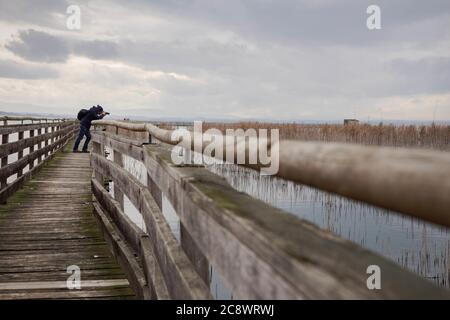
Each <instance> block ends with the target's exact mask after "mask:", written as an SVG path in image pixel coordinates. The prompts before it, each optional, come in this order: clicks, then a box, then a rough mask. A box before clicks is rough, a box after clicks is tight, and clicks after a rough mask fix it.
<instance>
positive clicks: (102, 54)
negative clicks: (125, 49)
mask: <svg viewBox="0 0 450 320" xmlns="http://www.w3.org/2000/svg"><path fill="white" fill-rule="evenodd" d="M73 52H74V54H77V55H82V56H86V57H88V58H91V59H97V60H101V59H113V58H117V54H118V53H117V44H116V43H114V42H110V41H101V40H94V41H80V42H78V43H75V44H74V46H73Z"/></svg>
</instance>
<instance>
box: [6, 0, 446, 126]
mask: <svg viewBox="0 0 450 320" xmlns="http://www.w3.org/2000/svg"><path fill="white" fill-rule="evenodd" d="M370 4H376V5H378V6H379V7H380V8H381V29H380V30H369V29H368V28H367V26H366V19H367V17H368V14H367V13H366V9H367V7H368V6H369V5H370ZM69 5H78V6H79V7H80V8H81V29H80V30H69V29H68V28H67V26H66V21H67V18H68V17H69V14H67V13H66V10H67V7H68V6H69ZM0 30H1V32H0V110H2V111H11V112H17V111H28V112H56V113H67V114H69V113H74V112H76V111H78V109H80V108H81V107H89V106H92V105H93V104H101V105H103V106H104V107H105V108H106V109H108V110H110V111H112V112H114V113H115V114H120V115H129V116H132V115H145V116H149V117H152V116H155V117H161V116H170V117H174V116H184V117H214V118H217V117H242V118H269V119H270V118H273V119H281V120H308V119H309V120H311V119H324V120H338V119H342V118H348V117H357V118H360V119H362V120H367V119H368V118H369V117H370V118H371V119H374V118H384V119H408V120H412V119H417V120H433V118H435V119H436V120H439V119H445V120H449V119H450V1H448V0H441V1H439V0H427V1H423V0H375V1H373V0H372V1H365V0H352V1H350V0H246V1H244V0H241V1H237V0H184V1H183V0H147V1H145V0H140V1H139V0H128V1H119V0H115V1H97V0H92V1H63V0H54V1H52V0H34V1H23V0H14V1H10V0H0Z"/></svg>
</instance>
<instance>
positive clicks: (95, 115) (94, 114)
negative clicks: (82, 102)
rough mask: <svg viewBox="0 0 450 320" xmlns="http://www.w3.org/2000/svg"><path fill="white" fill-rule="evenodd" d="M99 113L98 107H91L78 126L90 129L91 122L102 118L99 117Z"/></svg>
mask: <svg viewBox="0 0 450 320" xmlns="http://www.w3.org/2000/svg"><path fill="white" fill-rule="evenodd" d="M100 113H101V111H100V108H98V107H92V108H90V109H89V112H88V113H87V114H86V115H85V116H84V117H83V119H81V121H80V124H81V125H82V126H83V127H85V128H86V129H90V128H91V122H92V121H94V120H100V119H102V118H103V117H104V116H102V115H100Z"/></svg>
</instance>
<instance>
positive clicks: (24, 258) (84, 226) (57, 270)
mask: <svg viewBox="0 0 450 320" xmlns="http://www.w3.org/2000/svg"><path fill="white" fill-rule="evenodd" d="M91 172H92V171H91V168H90V163H89V155H88V154H82V153H69V152H61V153H59V154H57V155H56V156H55V158H54V159H53V160H52V161H50V162H49V163H48V164H46V165H45V166H44V167H43V168H42V169H41V171H40V172H39V173H38V174H37V175H36V177H35V178H34V179H32V180H30V181H28V182H27V183H26V184H25V185H24V187H23V188H22V189H21V190H19V191H18V192H17V193H16V194H15V195H14V196H12V197H11V198H10V199H9V200H8V203H7V204H5V205H1V206H0V239H1V241H0V299H131V298H135V295H134V294H133V291H132V290H131V287H130V285H129V284H128V282H127V281H126V280H125V284H123V283H122V284H120V285H117V281H119V282H120V280H124V279H126V277H125V274H124V273H123V271H122V270H121V268H120V267H119V265H118V263H117V261H116V260H115V258H114V256H113V255H112V254H111V253H110V251H109V250H108V247H107V244H106V242H105V240H104V238H103V235H102V233H101V230H100V228H99V226H98V225H97V223H96V221H95V218H94V216H93V215H92V201H91V189H90V178H91ZM70 265H78V266H79V267H80V269H81V280H82V281H91V282H93V283H97V282H96V281H98V282H99V283H103V284H102V285H101V286H91V287H89V288H82V289H81V290H69V289H67V288H64V287H62V288H61V287H57V288H51V287H49V288H48V287H46V285H45V284H46V283H47V284H51V283H52V282H61V283H64V282H65V281H66V280H67V278H68V276H69V275H70V274H68V273H67V267H68V266H70ZM41 282H42V283H43V284H44V285H39V286H36V283H41ZM109 283H111V284H110V285H109ZM15 284H17V285H15ZM27 284H29V286H28V285H27Z"/></svg>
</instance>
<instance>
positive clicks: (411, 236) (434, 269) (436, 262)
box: [110, 156, 450, 299]
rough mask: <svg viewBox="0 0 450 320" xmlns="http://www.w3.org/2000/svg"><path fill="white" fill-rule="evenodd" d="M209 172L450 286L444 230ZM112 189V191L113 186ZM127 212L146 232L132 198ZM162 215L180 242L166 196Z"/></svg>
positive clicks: (271, 180) (274, 182) (214, 279)
mask: <svg viewBox="0 0 450 320" xmlns="http://www.w3.org/2000/svg"><path fill="white" fill-rule="evenodd" d="M110 157H111V156H110ZM125 168H126V169H127V170H128V171H129V172H131V173H132V174H134V175H135V176H136V177H137V178H138V179H139V180H140V181H141V182H142V183H144V184H146V174H145V168H144V166H143V165H142V164H141V163H139V162H137V161H135V160H133V159H131V158H128V157H126V160H125ZM207 169H208V170H210V171H212V172H213V173H216V174H218V175H220V176H222V177H224V178H225V179H226V180H227V181H228V182H229V183H230V185H231V186H232V187H234V188H235V189H236V190H239V191H242V192H245V193H247V194H249V195H251V196H253V197H255V198H258V199H260V200H262V201H265V202H266V203H268V204H271V205H273V206H275V207H278V208H281V209H283V210H285V211H286V212H289V213H291V214H293V215H295V216H297V217H299V218H300V219H305V220H308V221H310V222H312V223H314V224H316V225H317V226H319V227H320V228H323V229H326V230H329V231H331V232H333V233H335V234H337V235H339V236H341V237H343V238H345V239H348V240H350V241H353V242H355V243H357V244H359V245H361V246H363V247H365V248H367V249H369V250H372V251H374V252H377V253H379V254H381V255H382V256H385V257H387V258H389V259H391V260H392V261H394V262H396V263H398V264H399V265H401V266H403V267H405V268H408V269H410V270H412V271H413V272H415V273H417V274H419V275H421V276H422V277H425V278H427V279H429V280H430V281H433V282H435V283H436V284H437V285H439V286H443V287H447V288H448V287H449V281H450V279H449V265H448V259H449V254H450V233H449V230H448V229H446V228H444V227H439V226H436V225H433V224H430V223H425V222H423V221H420V220H418V219H414V218H409V217H406V216H403V215H400V214H397V213H395V212H389V211H387V210H384V209H380V208H376V207H373V206H369V205H366V204H363V203H360V202H356V201H352V200H349V199H347V198H344V197H340V196H336V195H333V194H329V193H326V192H323V191H320V190H316V189H314V188H310V187H307V186H304V185H300V184H295V183H292V182H289V181H285V180H282V179H279V178H276V177H269V176H260V175H259V173H257V172H255V171H253V170H250V169H246V168H242V167H239V166H235V165H232V164H223V163H217V164H213V165H209V166H207ZM111 189H112V191H111V192H113V186H112V185H111ZM125 211H126V213H127V214H128V215H129V216H130V217H131V218H132V219H133V221H135V222H136V224H137V225H138V226H140V227H141V228H143V229H144V230H145V226H144V223H143V220H142V217H141V215H140V214H139V212H138V211H137V210H136V208H134V207H133V205H132V204H131V203H130V202H129V200H128V199H125ZM162 211H163V214H164V216H165V217H166V219H167V220H168V222H169V225H170V226H171V229H172V231H173V232H174V235H175V237H176V238H177V239H178V240H179V239H180V222H179V219H178V216H177V214H176V212H175V210H174V209H173V207H172V206H171V204H170V202H169V201H168V199H167V198H166V197H163V210H162ZM210 278H211V281H210V287H211V292H212V293H213V296H214V297H215V298H217V299H232V298H233V295H232V292H231V291H230V290H229V289H228V288H227V287H226V286H225V284H224V283H223V281H222V280H221V278H220V274H218V273H217V272H216V271H215V270H214V269H213V268H211V269H210Z"/></svg>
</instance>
